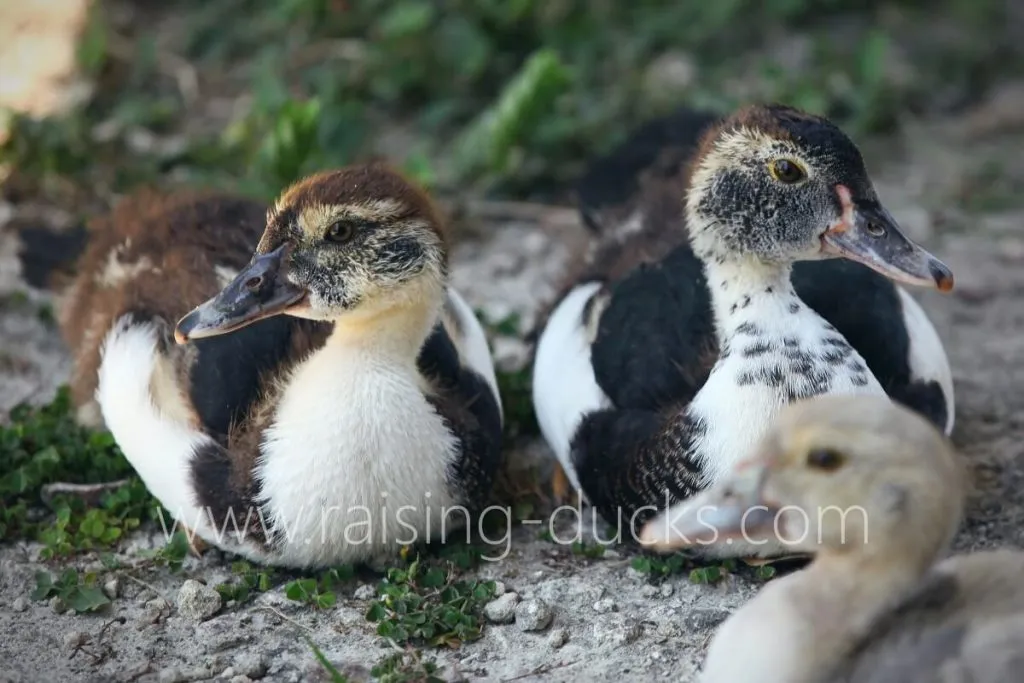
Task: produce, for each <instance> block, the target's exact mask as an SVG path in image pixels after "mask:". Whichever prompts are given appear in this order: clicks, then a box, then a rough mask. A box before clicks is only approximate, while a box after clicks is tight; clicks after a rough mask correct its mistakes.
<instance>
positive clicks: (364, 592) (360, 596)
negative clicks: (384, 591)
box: [352, 583, 377, 600]
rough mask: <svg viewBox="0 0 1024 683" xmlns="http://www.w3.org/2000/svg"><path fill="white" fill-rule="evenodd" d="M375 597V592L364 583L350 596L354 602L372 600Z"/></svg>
mask: <svg viewBox="0 0 1024 683" xmlns="http://www.w3.org/2000/svg"><path fill="white" fill-rule="evenodd" d="M376 595H377V590H376V589H375V588H374V587H373V586H371V585H369V584H366V583H364V584H363V585H361V586H359V588H356V592H355V593H353V594H352V597H353V598H355V599H356V600H373V598H374V597H376Z"/></svg>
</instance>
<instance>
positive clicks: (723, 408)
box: [533, 105, 953, 524]
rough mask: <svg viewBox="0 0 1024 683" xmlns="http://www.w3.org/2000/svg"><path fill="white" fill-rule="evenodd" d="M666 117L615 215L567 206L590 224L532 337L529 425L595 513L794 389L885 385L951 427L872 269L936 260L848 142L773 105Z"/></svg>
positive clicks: (923, 330) (913, 320)
mask: <svg viewBox="0 0 1024 683" xmlns="http://www.w3.org/2000/svg"><path fill="white" fill-rule="evenodd" d="M683 123H684V124H685V125H684V128H685V129H686V130H687V131H690V132H691V133H694V134H696V132H697V131H703V132H702V137H701V138H700V139H699V140H698V141H695V142H693V143H692V144H691V145H690V146H688V147H685V148H684V151H685V152H686V154H683V153H676V154H674V155H672V154H669V155H668V156H667V157H665V156H663V157H662V158H661V159H660V161H658V163H655V162H654V161H652V163H654V166H655V168H654V170H653V171H652V170H648V171H647V172H645V175H644V176H643V177H642V178H641V179H640V180H636V179H634V180H633V181H632V183H633V186H634V187H636V188H637V189H636V190H635V192H633V193H632V195H630V196H631V197H632V199H630V198H629V197H624V196H619V197H618V199H617V201H619V202H620V203H621V202H626V203H627V204H628V203H629V202H632V208H629V209H622V210H621V211H619V213H618V214H617V215H618V217H619V218H621V219H622V220H623V223H622V225H621V226H620V227H619V229H617V230H605V229H603V228H602V227H601V221H602V220H607V218H608V216H609V215H615V212H614V211H604V212H602V211H600V210H598V209H595V208H594V207H591V209H590V210H589V211H585V214H586V215H588V216H589V218H588V221H589V224H590V225H591V226H592V227H594V228H595V230H600V231H601V234H600V236H599V239H598V240H597V241H596V243H595V244H594V247H593V249H592V250H591V251H590V252H589V253H588V254H586V255H585V256H584V258H583V259H582V260H581V263H580V264H578V266H577V268H576V272H575V273H573V274H572V276H571V277H570V278H569V283H570V284H569V285H568V286H567V287H566V288H565V294H564V295H563V296H562V297H561V299H560V300H559V301H558V302H557V304H556V305H555V306H554V307H553V308H552V310H551V313H550V315H549V316H548V317H547V319H546V321H545V323H544V324H543V327H542V329H541V331H540V334H539V336H538V340H537V345H536V349H535V359H534V368H533V401H534V406H535V409H536V413H537V418H538V422H539V424H540V427H541V430H542V432H543V435H544V437H545V438H546V440H547V442H548V443H549V444H550V446H551V448H552V450H553V451H554V454H555V456H556V457H557V459H558V461H559V463H560V464H561V467H562V468H563V469H564V471H565V473H566V474H567V475H568V479H569V481H570V483H571V485H572V487H573V488H575V489H577V490H578V491H580V492H581V493H582V497H583V498H584V499H585V500H587V501H589V502H590V503H591V504H593V505H594V506H595V507H596V508H597V510H598V511H599V512H600V513H601V514H602V516H604V517H605V519H606V520H608V521H609V522H611V523H613V524H616V523H621V522H628V521H629V520H630V519H631V518H632V516H633V514H634V513H637V512H638V511H639V514H640V515H644V514H647V513H646V511H645V510H644V511H642V509H646V510H650V509H652V506H653V508H657V509H661V508H663V507H665V506H666V505H667V504H669V503H671V502H674V501H678V500H681V499H684V498H686V497H688V496H690V495H692V494H693V493H694V492H695V491H697V490H699V489H701V488H703V487H705V486H707V485H709V484H711V483H713V482H715V481H716V480H717V479H718V478H720V477H721V476H722V475H723V474H724V473H726V472H728V471H729V469H730V468H731V466H732V465H733V464H734V463H735V462H736V461H737V460H738V459H741V458H743V457H745V455H746V454H747V453H748V452H749V450H750V448H751V447H752V446H753V444H754V443H756V441H757V439H758V438H759V437H760V436H761V434H762V433H763V432H764V430H765V429H767V427H768V426H769V424H770V423H771V421H772V419H773V418H774V416H775V414H776V413H777V411H778V410H779V408H781V407H782V406H783V405H785V404H786V403H788V402H790V401H793V400H795V399H798V398H802V397H806V396H811V395H815V394H821V393H870V394H879V395H884V394H886V393H888V394H889V395H890V396H891V397H893V398H895V399H897V400H901V401H904V402H907V403H909V404H911V405H914V407H915V408H916V409H917V410H919V411H921V412H923V413H925V414H926V415H928V416H929V417H930V418H931V419H933V420H935V421H936V423H937V424H939V425H941V426H942V427H943V428H944V429H945V430H947V431H948V430H949V429H951V428H952V424H953V390H952V381H951V375H950V371H949V364H948V361H947V359H946V355H945V352H944V350H943V348H942V344H941V342H940V340H939V338H938V335H937V334H936V332H935V329H934V328H933V327H932V325H931V323H930V322H929V321H928V319H927V317H925V315H924V313H923V311H922V310H921V308H920V307H919V306H918V305H917V304H916V303H915V302H914V300H913V299H912V298H911V297H910V296H909V295H907V294H906V293H905V292H904V291H903V290H902V289H899V288H896V287H894V286H893V285H892V284H891V283H890V282H888V281H887V279H886V278H892V279H895V280H900V281H903V282H907V283H911V284H915V285H924V286H927V287H933V288H937V289H939V290H942V291H948V290H949V289H951V288H952V286H953V277H952V274H951V272H950V270H949V269H948V268H947V267H946V266H945V265H943V264H942V263H941V262H940V261H939V260H938V259H936V258H935V257H934V256H932V255H931V254H929V253H928V252H927V251H925V250H924V249H922V248H921V247H920V246H918V245H916V244H914V243H913V242H911V241H910V240H909V239H908V238H906V237H905V236H904V235H903V234H902V233H901V231H900V229H899V226H898V225H897V223H896V221H895V220H894V219H893V217H892V216H891V215H890V214H889V212H888V211H887V210H886V209H885V208H884V207H883V206H882V204H881V203H880V202H879V199H878V196H877V194H876V193H875V190H874V187H873V186H872V183H871V180H870V178H869V176H868V173H867V170H866V169H865V166H864V162H863V160H862V158H861V155H860V152H859V151H858V149H857V147H856V146H855V145H854V143H853V142H852V141H851V140H850V139H849V138H848V137H847V136H846V135H845V134H844V133H843V132H842V131H841V130H839V128H837V127H836V126H835V125H834V124H832V123H831V122H830V121H828V120H827V119H825V118H822V117H818V116H813V115H810V114H807V113H804V112H802V111H798V110H796V109H792V108H789V107H785V106H779V105H757V106H751V107H747V108H744V109H742V110H740V111H738V112H737V113H735V114H733V115H731V116H729V117H727V118H725V119H723V120H717V121H715V122H714V123H710V122H708V121H706V120H701V119H699V117H698V118H697V119H687V120H686V121H684V122H683ZM654 133H657V130H655V131H654ZM654 133H652V134H654ZM649 143H650V141H647V142H646V143H645V145H647V146H646V148H645V149H648V150H653V149H654V146H653V145H650V144H649ZM673 144H677V145H679V144H682V143H681V142H680V141H679V140H675V141H674V142H673ZM650 154H653V152H651V153H650ZM641 156H643V155H641ZM683 156H688V159H689V163H688V165H687V166H686V168H685V171H682V170H678V169H677V170H675V171H673V170H672V169H673V168H675V167H677V166H678V162H675V161H673V159H678V158H681V157H683ZM666 159H667V161H666ZM603 163H606V164H607V163H609V162H603ZM659 163H660V164H662V166H664V167H663V168H659V167H658V164H659ZM673 164H675V166H673ZM642 167H643V160H642V159H641V160H637V159H633V158H629V159H625V160H623V161H622V162H621V163H620V164H619V165H618V166H615V164H611V165H610V166H606V167H604V168H603V169H598V170H599V171H600V173H598V172H595V171H592V172H591V177H599V178H600V182H601V183H603V185H602V186H606V185H608V184H609V183H610V182H611V181H610V177H611V176H613V175H614V174H615V172H616V169H619V170H622V171H623V172H624V173H627V174H629V173H632V174H636V173H638V171H637V169H638V168H642ZM595 182H597V181H595ZM625 194H629V193H625ZM589 196H591V197H592V196H593V195H589ZM584 199H585V200H586V196H585V197H584ZM590 203H591V204H592V203H593V201H591V202H590ZM837 257H842V258H837ZM798 261H800V262H803V263H796V265H795V266H794V263H795V262H798ZM556 488H557V486H556ZM556 493H558V494H559V495H561V492H560V491H556Z"/></svg>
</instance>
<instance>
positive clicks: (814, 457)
mask: <svg viewBox="0 0 1024 683" xmlns="http://www.w3.org/2000/svg"><path fill="white" fill-rule="evenodd" d="M845 460H846V458H844V457H843V454H842V453H840V452H838V451H834V450H832V449H830V448H815V449H814V450H812V451H811V452H810V453H808V454H807V466H808V467H813V468H814V469H818V470H824V471H826V472H834V471H835V470H837V469H839V468H840V467H842V465H843V462H844V461H845Z"/></svg>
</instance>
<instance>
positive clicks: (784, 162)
mask: <svg viewBox="0 0 1024 683" xmlns="http://www.w3.org/2000/svg"><path fill="white" fill-rule="evenodd" d="M768 171H769V172H770V173H771V174H772V177H773V178H775V179H776V180H778V181H779V182H781V183H786V184H787V185H792V184H794V183H799V182H800V181H801V180H804V179H805V178H806V177H807V173H806V172H805V171H804V169H803V167H801V166H800V164H798V163H797V162H795V161H791V160H789V159H776V160H775V161H773V162H771V164H769V166H768Z"/></svg>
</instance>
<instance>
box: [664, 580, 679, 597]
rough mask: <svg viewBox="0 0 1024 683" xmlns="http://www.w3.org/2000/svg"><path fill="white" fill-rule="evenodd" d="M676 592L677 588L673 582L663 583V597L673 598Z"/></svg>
mask: <svg viewBox="0 0 1024 683" xmlns="http://www.w3.org/2000/svg"><path fill="white" fill-rule="evenodd" d="M675 592H676V588H675V586H673V585H672V584H671V583H663V584H661V597H663V598H671V597H672V594H673V593H675Z"/></svg>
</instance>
